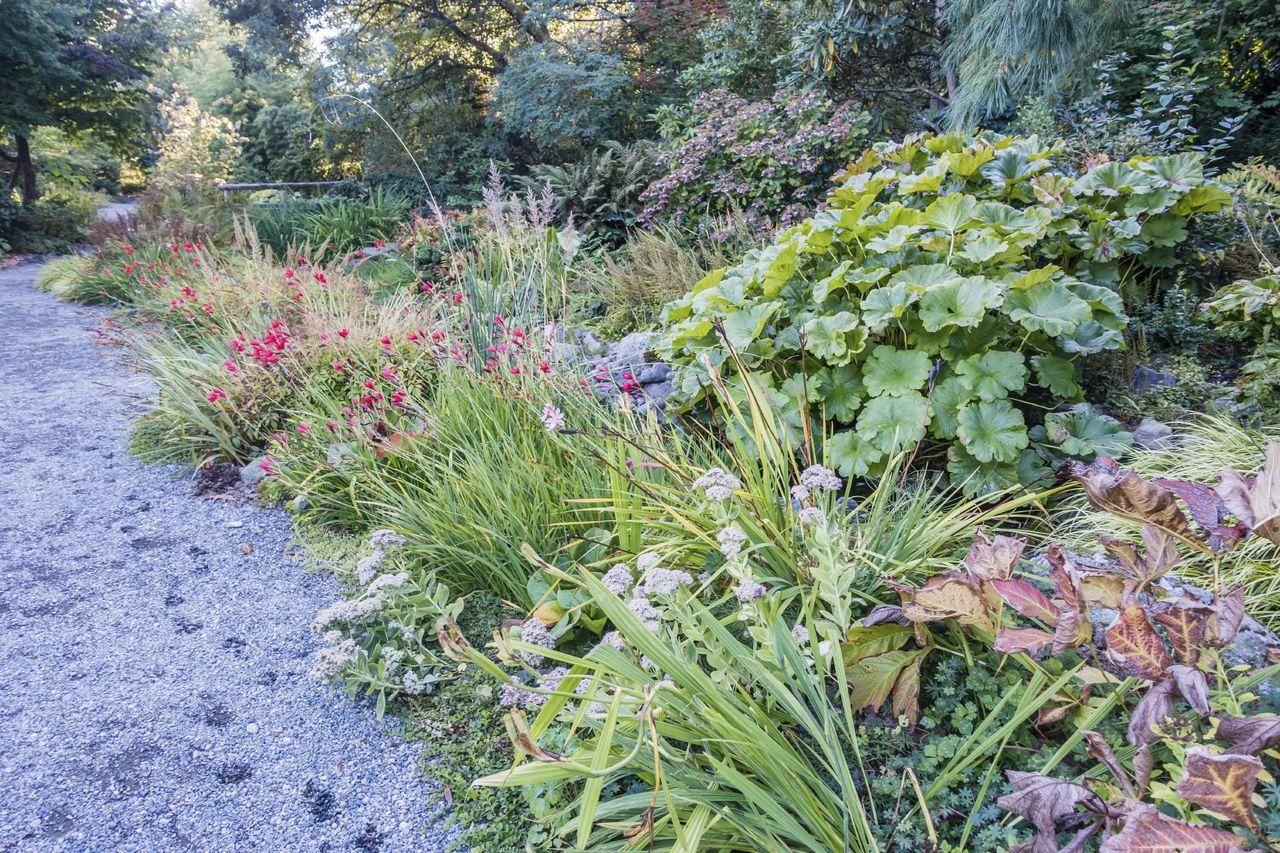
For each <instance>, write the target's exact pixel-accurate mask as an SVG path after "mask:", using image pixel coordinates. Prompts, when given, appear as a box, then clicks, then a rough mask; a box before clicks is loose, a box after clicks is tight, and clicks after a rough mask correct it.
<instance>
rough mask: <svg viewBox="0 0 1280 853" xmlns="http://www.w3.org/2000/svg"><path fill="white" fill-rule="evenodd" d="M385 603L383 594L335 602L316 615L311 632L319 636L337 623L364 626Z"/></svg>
mask: <svg viewBox="0 0 1280 853" xmlns="http://www.w3.org/2000/svg"><path fill="white" fill-rule="evenodd" d="M384 603H385V600H384V599H383V597H382V594H381V593H378V594H376V595H372V596H369V597H368V598H357V599H343V600H342V601H335V602H334V603H333V604H330V605H329V606H328V607H326V608H325V609H324V610H321V611H320V612H319V613H317V614H316V618H315V619H313V620H312V622H311V630H312V631H314V632H315V633H317V634H319V633H322V632H323V631H325V630H326V629H327V628H328V627H329V626H330V625H334V624H336V623H342V624H345V625H360V624H363V623H364V622H365V621H367V620H368V618H369V617H370V616H372V615H373V614H375V613H377V612H378V611H379V610H381V609H382V605H383V604H384Z"/></svg>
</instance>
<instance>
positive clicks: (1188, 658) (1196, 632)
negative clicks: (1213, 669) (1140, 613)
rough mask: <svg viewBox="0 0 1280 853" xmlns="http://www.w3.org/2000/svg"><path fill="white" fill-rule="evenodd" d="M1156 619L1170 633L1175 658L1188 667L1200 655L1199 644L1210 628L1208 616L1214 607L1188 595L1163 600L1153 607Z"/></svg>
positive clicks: (1200, 644) (1211, 613)
mask: <svg viewBox="0 0 1280 853" xmlns="http://www.w3.org/2000/svg"><path fill="white" fill-rule="evenodd" d="M1154 612H1155V617H1156V621H1157V622H1159V623H1160V625H1161V626H1162V627H1163V628H1164V629H1165V631H1167V632H1168V634H1169V642H1170V643H1171V644H1172V645H1173V651H1174V654H1176V655H1177V656H1178V660H1180V661H1182V662H1183V663H1184V664H1187V665H1188V666H1191V665H1194V664H1195V662H1196V661H1197V660H1199V658H1200V647H1201V646H1202V645H1203V644H1204V638H1205V633H1206V632H1207V631H1208V630H1209V617H1210V616H1212V615H1213V609H1212V608H1210V607H1209V606H1208V605H1205V604H1201V603H1200V602H1198V601H1195V600H1193V599H1190V598H1185V597H1183V598H1178V599H1175V600H1173V601H1165V602H1161V603H1160V604H1158V605H1156V607H1155V608H1154Z"/></svg>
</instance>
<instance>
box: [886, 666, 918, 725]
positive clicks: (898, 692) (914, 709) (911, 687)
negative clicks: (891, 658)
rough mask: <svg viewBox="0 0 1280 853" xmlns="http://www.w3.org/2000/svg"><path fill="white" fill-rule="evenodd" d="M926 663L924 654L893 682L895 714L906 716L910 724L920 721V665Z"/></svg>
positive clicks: (904, 669) (905, 668)
mask: <svg viewBox="0 0 1280 853" xmlns="http://www.w3.org/2000/svg"><path fill="white" fill-rule="evenodd" d="M922 663H924V655H919V656H917V657H916V659H915V660H914V661H912V662H911V663H910V664H908V665H907V666H906V667H904V668H903V670H902V673H901V674H900V675H899V676H898V680H897V681H895V682H894V684H893V705H892V706H891V707H892V708H893V713H894V716H897V717H906V718H907V722H908V723H909V724H910V725H913V726H914V725H915V724H916V723H918V722H920V665H921V664H922Z"/></svg>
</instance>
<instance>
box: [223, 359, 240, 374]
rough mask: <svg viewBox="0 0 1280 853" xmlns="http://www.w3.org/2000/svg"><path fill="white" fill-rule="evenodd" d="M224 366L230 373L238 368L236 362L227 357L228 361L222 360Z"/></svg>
mask: <svg viewBox="0 0 1280 853" xmlns="http://www.w3.org/2000/svg"><path fill="white" fill-rule="evenodd" d="M222 366H223V367H225V368H226V369H227V371H228V372H229V373H235V372H236V370H237V368H236V363H235V362H234V361H232V360H231V359H227V360H226V361H224V362H222Z"/></svg>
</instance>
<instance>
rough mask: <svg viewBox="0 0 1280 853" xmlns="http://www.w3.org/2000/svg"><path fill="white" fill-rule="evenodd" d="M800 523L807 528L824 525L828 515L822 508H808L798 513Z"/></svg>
mask: <svg viewBox="0 0 1280 853" xmlns="http://www.w3.org/2000/svg"><path fill="white" fill-rule="evenodd" d="M798 515H799V518H800V523H801V524H803V525H804V526H806V527H812V526H813V525H815V524H822V522H824V521H826V520H827V516H826V514H825V513H824V512H823V511H822V509H821V508H820V507H816V506H807V507H805V508H804V509H802V510H800V512H799V513H798Z"/></svg>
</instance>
